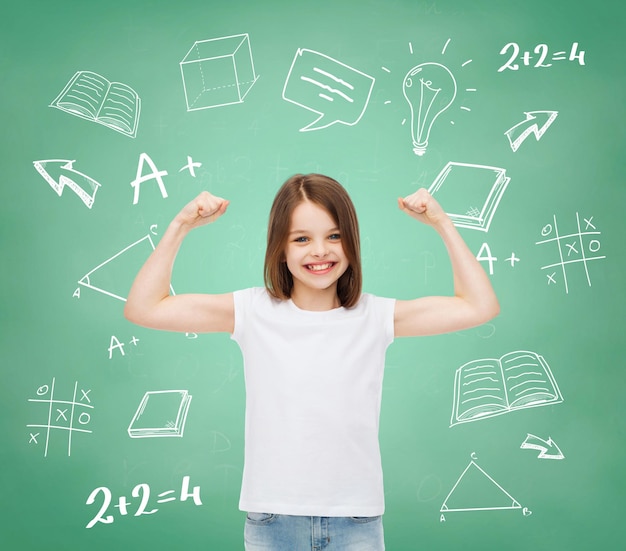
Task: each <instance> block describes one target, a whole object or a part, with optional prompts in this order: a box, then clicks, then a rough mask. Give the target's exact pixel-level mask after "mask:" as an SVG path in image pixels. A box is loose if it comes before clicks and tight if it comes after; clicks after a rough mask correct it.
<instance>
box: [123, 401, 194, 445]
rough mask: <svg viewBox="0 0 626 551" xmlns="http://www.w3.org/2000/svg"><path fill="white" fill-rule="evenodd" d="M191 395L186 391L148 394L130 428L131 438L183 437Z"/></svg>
mask: <svg viewBox="0 0 626 551" xmlns="http://www.w3.org/2000/svg"><path fill="white" fill-rule="evenodd" d="M190 402H191V395H190V394H188V393H187V391H186V390H153V391H149V392H146V393H145V394H144V396H143V399H142V400H141V403H140V404H139V407H138V408H137V411H136V412H135V415H134V416H133V419H132V421H131V422H130V425H129V426H128V435H129V436H130V437H131V438H150V437H159V436H179V437H182V436H183V433H184V431H185V422H186V420H187V412H188V411H189V404H190Z"/></svg>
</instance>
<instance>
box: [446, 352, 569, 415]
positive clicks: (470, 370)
mask: <svg viewBox="0 0 626 551" xmlns="http://www.w3.org/2000/svg"><path fill="white" fill-rule="evenodd" d="M562 401H563V397H562V396H561V392H560V390H559V387H558V385H557V384H556V380H555V379H554V377H553V375H552V372H551V371H550V366H549V365H548V363H547V362H546V360H545V359H544V358H543V356H540V355H539V354H537V353H535V352H530V351H528V350H516V351H515V352H509V353H508V354H505V355H504V356H502V357H501V358H499V359H498V358H484V359H480V360H473V361H471V362H468V363H466V364H464V365H462V366H461V367H459V369H457V371H456V375H455V377H454V403H453V406H452V417H451V420H450V426H453V425H457V424H459V423H468V422H470V421H477V420H479V419H485V418H486V417H493V416H495V415H501V414H503V413H508V412H510V411H514V410H518V409H525V408H531V407H537V406H547V405H550V404H558V403H560V402H562Z"/></svg>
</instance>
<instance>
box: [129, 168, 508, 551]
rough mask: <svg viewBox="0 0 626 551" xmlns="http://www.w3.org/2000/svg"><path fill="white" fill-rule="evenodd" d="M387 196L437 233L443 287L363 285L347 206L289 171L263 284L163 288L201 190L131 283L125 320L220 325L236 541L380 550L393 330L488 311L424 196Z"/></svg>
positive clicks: (483, 278)
mask: <svg viewBox="0 0 626 551" xmlns="http://www.w3.org/2000/svg"><path fill="white" fill-rule="evenodd" d="M398 205H399V207H400V209H401V210H402V211H404V212H405V213H407V214H408V215H410V216H412V217H413V218H415V219H417V220H419V221H421V222H423V223H425V224H427V225H430V226H431V227H433V228H434V229H435V231H437V232H438V234H439V235H440V236H441V238H442V240H443V242H444V244H445V246H446V247H447V250H448V254H449V257H450V261H451V264H452V271H453V275H454V294H453V295H452V296H437V297H419V298H416V299H413V300H395V299H392V298H382V297H377V296H374V295H371V294H368V293H363V292H362V274H361V257H360V243H359V227H358V222H357V217H356V213H355V209H354V206H353V204H352V201H351V199H350V197H349V196H348V194H347V192H346V191H345V189H344V188H343V187H342V186H341V185H340V184H339V183H338V182H336V181H335V180H333V179H332V178H329V177H328V176H323V175H321V174H308V175H301V174H298V175H295V176H293V177H291V178H290V179H289V180H287V181H286V182H285V183H284V184H283V186H282V187H281V188H280V190H279V191H278V193H277V195H276V197H275V199H274V203H273V205H272V209H271V212H270V219H269V226H268V235H267V249H266V254H265V270H264V275H265V287H255V288H250V289H245V290H240V291H235V292H234V293H227V294H219V295H215V294H183V295H175V296H172V295H170V294H169V289H170V279H171V274H172V269H173V265H174V259H175V257H176V254H177V252H178V250H179V248H180V245H181V243H182V241H183V239H184V237H185V236H186V235H187V234H188V233H189V231H191V230H192V229H193V228H196V227H199V226H202V225H205V224H208V223H211V222H214V221H215V220H217V219H218V218H219V217H220V216H222V215H223V214H224V213H225V212H226V209H227V207H228V201H226V200H224V199H222V198H219V197H215V196H213V195H211V194H210V193H208V192H203V193H201V194H200V195H199V196H198V197H197V198H196V199H194V200H193V201H192V202H190V203H189V204H188V205H186V206H185V207H184V208H183V209H182V210H181V211H180V213H179V214H178V215H177V216H176V217H175V218H174V220H173V221H172V222H171V223H170V225H169V226H168V228H167V230H166V232H165V234H164V235H163V238H162V239H161V241H160V242H159V244H158V246H157V247H156V249H155V250H154V252H153V253H152V255H151V256H150V257H149V258H148V260H147V261H146V263H145V264H144V266H143V267H142V268H141V270H140V271H139V274H138V275H137V278H136V279H135V282H134V283H133V286H132V288H131V291H130V293H129V295H128V300H127V302H126V307H125V310H124V312H125V315H126V317H127V318H128V319H129V320H130V321H132V322H134V323H137V324H140V325H143V326H146V327H151V328H155V329H161V330H169V331H183V332H196V333H198V332H225V333H230V334H231V338H232V339H233V340H235V341H236V342H237V343H238V345H239V346H240V348H241V351H242V355H243V364H244V374H245V384H246V422H245V457H244V473H243V482H242V489H241V497H240V502H239V507H240V509H241V510H243V511H246V512H247V519H246V526H245V533H244V536H245V538H244V539H245V548H246V550H247V551H281V550H288V551H300V550H303V551H304V550H307V551H311V550H312V549H326V550H327V551H339V550H341V551H357V550H358V551H368V550H371V551H380V550H383V549H384V539H383V527H382V514H383V511H384V496H383V477H382V466H381V459H380V449H379V443H378V426H379V415H380V401H381V393H382V381H383V371H384V363H385V352H386V350H387V347H388V346H389V344H391V342H392V341H393V339H394V337H400V336H418V335H431V334H437V333H443V332H450V331H458V330H462V329H467V328H469V327H473V326H476V325H479V324H482V323H485V322H486V321H488V320H490V319H491V318H493V317H494V316H496V315H497V314H498V312H499V306H498V301H497V299H496V296H495V294H494V291H493V289H492V287H491V283H490V281H489V278H488V277H487V275H486V274H485V272H484V270H483V269H482V267H481V266H480V264H479V263H478V261H477V260H476V258H475V257H474V255H473V254H472V253H471V251H470V250H469V249H468V247H467V246H466V244H465V242H464V241H463V239H462V238H461V236H460V235H459V233H458V232H457V230H456V228H455V227H454V225H453V224H452V222H451V220H450V218H449V217H448V216H447V215H446V214H445V212H444V211H443V209H442V208H441V206H440V205H439V204H438V203H437V201H435V199H433V197H432V196H431V195H430V194H429V193H428V192H427V191H426V190H424V189H420V190H418V191H417V192H415V193H414V194H412V195H410V196H408V197H405V198H404V199H398Z"/></svg>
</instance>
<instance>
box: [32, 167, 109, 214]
mask: <svg viewBox="0 0 626 551" xmlns="http://www.w3.org/2000/svg"><path fill="white" fill-rule="evenodd" d="M75 162H76V161H71V160H68V159H48V160H46V161H33V166H34V167H35V169H36V170H37V172H39V174H40V175H41V176H42V177H43V179H44V180H45V181H46V182H48V184H50V187H51V188H52V189H53V190H54V191H56V193H57V195H58V196H59V197H61V195H63V190H64V189H65V187H68V188H70V189H71V190H72V191H73V192H74V193H75V194H76V195H78V197H79V198H80V200H81V201H82V202H83V203H84V204H85V205H86V206H87V208H91V207H92V206H93V203H94V201H95V199H96V192H97V191H98V188H99V187H100V184H99V183H98V182H96V181H95V180H94V179H93V178H90V177H89V176H87V175H86V174H83V173H82V172H78V170H75V169H74V163H75Z"/></svg>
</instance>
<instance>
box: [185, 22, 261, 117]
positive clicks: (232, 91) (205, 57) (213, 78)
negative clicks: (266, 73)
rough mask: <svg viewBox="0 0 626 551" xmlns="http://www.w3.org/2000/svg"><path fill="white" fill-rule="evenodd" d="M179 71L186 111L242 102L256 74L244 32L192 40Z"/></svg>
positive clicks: (248, 39) (247, 39) (248, 38)
mask: <svg viewBox="0 0 626 551" xmlns="http://www.w3.org/2000/svg"><path fill="white" fill-rule="evenodd" d="M180 72H181V75H182V79H183V90H184V93H185V101H186V103H187V111H197V110H199V109H209V108H212V107H222V106H224V105H232V104H235V103H242V102H243V100H244V99H245V97H246V96H247V95H248V92H250V89H251V88H252V86H254V83H255V82H256V81H257V79H258V78H259V77H258V75H257V74H256V72H255V70H254V60H253V59H252V49H251V47H250V37H249V36H248V35H247V34H237V35H232V36H224V37H220V38H211V39H209V40H199V41H196V42H195V43H194V45H193V46H192V47H191V48H190V49H189V51H188V52H187V54H186V55H185V57H184V58H183V60H182V61H181V62H180Z"/></svg>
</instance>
